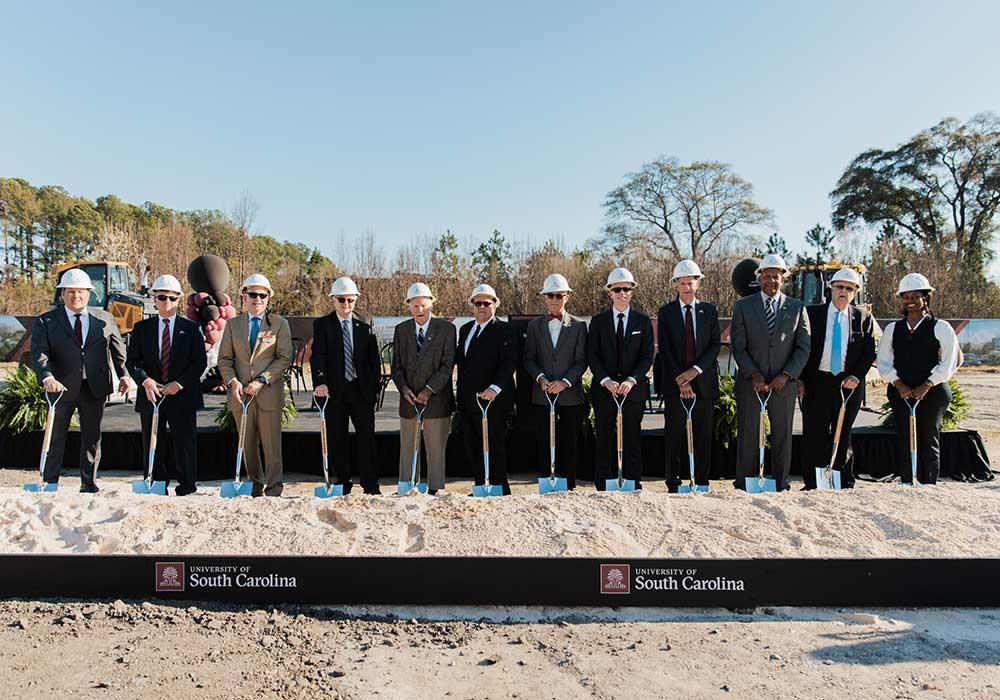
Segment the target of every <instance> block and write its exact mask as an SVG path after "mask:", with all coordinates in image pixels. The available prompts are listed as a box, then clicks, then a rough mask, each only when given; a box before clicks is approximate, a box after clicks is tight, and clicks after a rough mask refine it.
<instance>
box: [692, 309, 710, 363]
mask: <svg viewBox="0 0 1000 700" xmlns="http://www.w3.org/2000/svg"><path fill="white" fill-rule="evenodd" d="M707 334H708V314H707V313H705V305H704V304H701V303H699V304H698V305H696V306H695V307H694V354H695V357H697V356H698V355H699V354H700V353H701V350H702V349H703V348H704V347H705V345H706V344H707V342H708V340H707V339H708V335H707Z"/></svg>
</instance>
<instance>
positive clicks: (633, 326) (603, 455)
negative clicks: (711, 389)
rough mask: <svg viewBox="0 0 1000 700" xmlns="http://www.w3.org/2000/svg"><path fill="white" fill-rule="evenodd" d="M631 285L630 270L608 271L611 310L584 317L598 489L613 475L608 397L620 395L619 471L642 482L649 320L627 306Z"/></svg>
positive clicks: (650, 336) (614, 459) (650, 337)
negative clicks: (620, 449) (643, 420)
mask: <svg viewBox="0 0 1000 700" xmlns="http://www.w3.org/2000/svg"><path fill="white" fill-rule="evenodd" d="M635 288H636V283H635V278H633V277H632V273H631V272H629V271H628V270H626V269H625V268H623V267H617V268H615V269H614V270H612V271H611V273H610V274H609V275H608V283H607V285H605V289H607V290H608V296H610V297H611V304H612V306H611V308H610V309H608V310H606V311H602V312H601V313H599V314H597V315H596V316H594V317H593V318H592V319H591V320H590V330H589V331H588V333H587V362H588V364H589V365H590V372H591V374H592V375H593V383H592V384H591V385H590V398H591V401H592V403H593V405H594V420H595V422H596V423H597V455H596V469H595V472H596V473H595V477H594V480H595V481H596V483H597V489H598V490H599V491H603V490H604V486H605V484H604V482H605V481H606V480H607V479H612V478H617V477H618V457H617V453H618V452H617V449H616V440H615V418H616V416H617V413H618V407H617V406H616V405H615V399H614V398H613V396H612V395H618V396H625V402H624V405H623V406H622V453H623V454H622V465H623V466H622V473H623V477H624V478H625V479H632V480H634V481H635V487H636V489H641V488H642V484H641V483H640V479H642V414H643V408H644V406H645V403H646V398H647V397H648V396H649V380H648V379H647V378H646V374H647V373H648V372H649V368H650V367H651V366H652V365H653V324H652V322H651V321H650V320H649V317H648V316H645V315H643V314H641V313H639V312H638V311H636V310H635V309H633V308H632V307H631V302H632V295H633V293H634V291H635Z"/></svg>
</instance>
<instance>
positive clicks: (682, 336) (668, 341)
mask: <svg viewBox="0 0 1000 700" xmlns="http://www.w3.org/2000/svg"><path fill="white" fill-rule="evenodd" d="M694 316H695V319H694V357H695V360H694V363H693V364H695V365H698V368H699V369H700V370H701V374H699V375H698V376H697V377H695V378H694V379H693V380H691V388H692V389H693V390H694V393H695V394H696V395H697V396H698V398H700V399H715V397H717V396H718V395H719V362H718V359H719V349H720V348H721V347H722V341H721V332H720V330H719V312H718V310H717V309H716V308H715V306H714V305H712V304H709V303H707V302H704V301H701V300H698V303H697V304H696V305H695V307H694ZM656 339H657V341H658V344H659V350H658V356H659V359H660V366H661V368H662V370H663V375H662V376H663V379H662V385H661V388H660V392H661V393H663V394H669V395H670V396H677V395H679V394H680V390H679V389H678V388H677V382H676V381H674V380H675V379H676V378H677V375H679V374H680V373H681V372H683V371H685V370H687V369H690V368H691V365H690V364H688V363H687V362H685V360H686V356H685V341H686V339H687V330H686V328H685V326H684V309H683V308H682V306H681V303H680V300H674V301H672V302H670V303H669V304H664V305H663V306H661V307H660V312H659V313H658V314H657V316H656Z"/></svg>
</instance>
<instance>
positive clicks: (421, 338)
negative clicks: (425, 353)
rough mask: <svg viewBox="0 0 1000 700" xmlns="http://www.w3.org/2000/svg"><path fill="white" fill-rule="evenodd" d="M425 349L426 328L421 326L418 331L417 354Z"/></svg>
mask: <svg viewBox="0 0 1000 700" xmlns="http://www.w3.org/2000/svg"><path fill="white" fill-rule="evenodd" d="M423 349H424V329H423V328H421V329H419V330H418V331H417V354H418V355H419V354H420V351H421V350H423Z"/></svg>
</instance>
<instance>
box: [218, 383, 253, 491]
mask: <svg viewBox="0 0 1000 700" xmlns="http://www.w3.org/2000/svg"><path fill="white" fill-rule="evenodd" d="M251 403H253V397H252V396H251V397H250V400H249V401H242V400H241V401H240V406H242V407H243V411H242V413H241V415H240V439H239V443H238V445H237V447H236V476H235V477H234V478H233V480H232V481H223V482H222V485H221V486H220V487H219V495H220V496H221V497H222V498H236V497H237V496H252V495H253V482H252V481H240V467H241V466H243V437H244V436H245V435H246V428H247V409H248V408H250V404H251ZM254 449H257V446H256V445H254Z"/></svg>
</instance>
